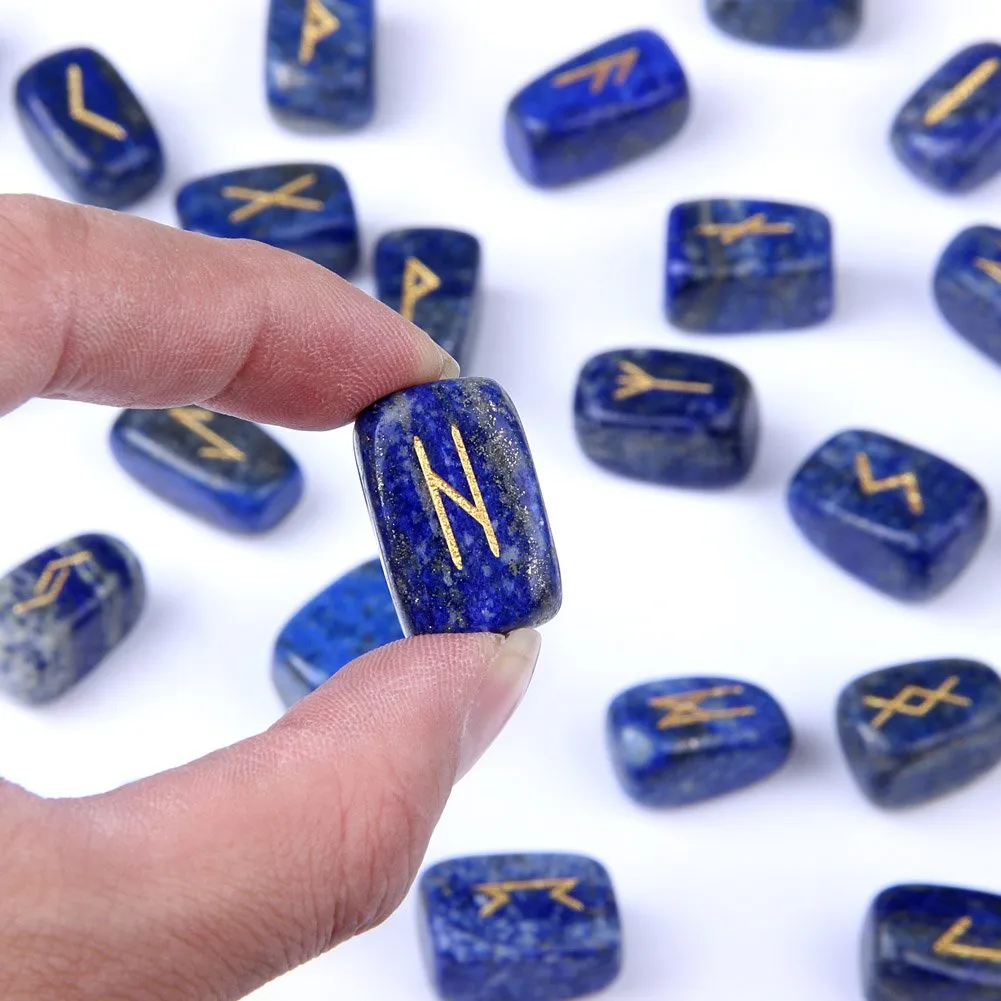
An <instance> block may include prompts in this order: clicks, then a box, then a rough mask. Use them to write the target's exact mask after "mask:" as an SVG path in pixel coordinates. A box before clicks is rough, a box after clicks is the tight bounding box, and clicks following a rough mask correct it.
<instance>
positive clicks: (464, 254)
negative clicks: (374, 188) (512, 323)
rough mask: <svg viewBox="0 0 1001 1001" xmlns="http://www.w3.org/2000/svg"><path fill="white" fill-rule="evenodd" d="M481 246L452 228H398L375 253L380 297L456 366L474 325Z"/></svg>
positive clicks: (380, 242)
mask: <svg viewBox="0 0 1001 1001" xmlns="http://www.w3.org/2000/svg"><path fill="white" fill-rule="evenodd" d="M479 271H480V241H479V240H477V239H476V237H475V236H473V235H471V234H470V233H463V232H461V231H460V230H455V229H401V230H397V231H396V232H393V233H386V234H385V236H383V237H382V238H381V239H380V240H379V242H378V243H377V244H376V248H375V280H376V284H377V286H378V293H377V294H378V296H379V298H380V299H381V300H382V301H383V302H384V303H385V304H386V305H387V306H389V307H391V308H392V309H395V310H396V311H397V312H398V313H401V314H402V315H403V316H404V317H406V319H408V320H410V321H411V323H415V324H417V326H418V327H420V328H421V330H423V331H425V332H426V333H427V334H428V335H429V336H430V337H431V339H432V340H433V341H434V342H435V343H436V344H438V345H439V346H440V347H442V348H444V349H445V350H446V351H447V352H448V353H449V354H450V355H451V356H452V357H453V358H454V359H455V360H456V361H457V362H458V363H459V365H460V367H462V366H464V365H465V363H466V356H467V350H468V348H469V341H470V335H471V332H472V328H473V323H474V320H475V310H476V292H477V283H478V280H479Z"/></svg>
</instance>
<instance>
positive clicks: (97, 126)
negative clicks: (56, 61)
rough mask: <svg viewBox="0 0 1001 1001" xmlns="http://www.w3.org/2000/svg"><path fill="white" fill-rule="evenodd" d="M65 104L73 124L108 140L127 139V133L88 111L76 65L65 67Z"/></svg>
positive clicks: (93, 112) (79, 70)
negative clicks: (85, 127) (77, 124)
mask: <svg viewBox="0 0 1001 1001" xmlns="http://www.w3.org/2000/svg"><path fill="white" fill-rule="evenodd" d="M66 103H67V104H68V105H69V113H70V118H72V119H73V121H74V122H79V123H80V124H81V125H86V126H87V128H88V129H93V130H94V131H95V132H100V133H101V135H102V136H107V137H108V138H109V139H117V140H118V141H119V142H121V141H122V140H123V139H127V138H128V135H129V134H128V132H126V131H125V129H124V128H123V127H122V126H121V125H119V124H118V122H113V121H112V120H111V119H110V118H105V117H104V116H103V115H99V114H97V112H95V111H88V110H87V106H86V104H85V103H84V99H83V70H82V69H80V67H79V66H78V65H77V64H76V63H70V64H69V66H67V67H66Z"/></svg>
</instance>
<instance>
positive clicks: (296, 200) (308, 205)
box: [222, 174, 323, 222]
mask: <svg viewBox="0 0 1001 1001" xmlns="http://www.w3.org/2000/svg"><path fill="white" fill-rule="evenodd" d="M314 184H316V174H302V175H301V176H300V177H296V178H293V179H292V180H291V181H289V182H288V183H287V184H283V185H282V186H281V187H280V188H275V190H274V191H258V190H256V189H255V188H241V187H239V186H233V185H229V186H227V187H225V188H223V189H222V196H223V198H239V199H240V200H241V201H245V202H247V203H248V204H247V205H243V206H241V207H240V208H238V209H234V210H233V211H232V212H230V214H229V221H230V222H246V221H247V220H248V219H252V218H253V217H254V216H255V215H257V214H258V213H259V212H263V211H264V210H265V209H270V208H282V209H301V210H302V211H303V212H322V211H323V202H321V201H320V199H319V198H300V197H299V192H300V191H305V190H306V189H307V188H311V187H312V186H313V185H314Z"/></svg>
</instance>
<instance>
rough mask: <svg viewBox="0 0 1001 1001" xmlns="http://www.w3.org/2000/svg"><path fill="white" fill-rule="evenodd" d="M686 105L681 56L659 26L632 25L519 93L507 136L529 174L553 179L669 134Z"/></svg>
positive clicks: (632, 154) (639, 150) (618, 159)
mask: <svg viewBox="0 0 1001 1001" xmlns="http://www.w3.org/2000/svg"><path fill="white" fill-rule="evenodd" d="M688 108H689V97H688V81H687V80H686V79H685V73H684V70H683V69H682V68H681V64H680V63H679V62H678V60H677V57H676V56H675V55H674V53H673V52H672V51H671V50H670V49H669V48H668V46H667V43H666V42H665V41H664V39H662V38H661V37H660V36H659V35H658V34H656V33H655V32H653V31H633V32H630V33H628V34H626V35H620V36H618V37H617V38H613V39H611V40H609V41H607V42H604V43H602V44H601V45H597V46H595V47H594V48H593V49H588V50H587V52H582V53H580V54H579V55H577V56H574V57H573V59H569V60H567V62H565V63H563V64H561V65H560V66H557V67H556V68H555V69H552V70H550V71H549V72H548V73H546V74H545V75H543V76H541V77H539V79H538V80H535V81H533V82H532V83H530V84H528V86H527V87H525V88H524V89H523V90H521V91H520V92H519V93H518V94H517V95H515V97H514V98H513V100H512V101H511V103H510V105H509V106H508V110H507V118H506V122H505V140H506V142H507V148H508V152H509V153H510V154H511V159H512V161H513V162H514V165H515V167H516V168H517V170H518V172H519V173H520V174H521V175H522V176H523V177H524V178H525V179H526V180H528V181H530V182H531V183H532V184H535V185H538V186H539V187H543V188H547V187H553V186H555V185H560V184H566V183H567V182H569V181H576V180H578V179H580V178H584V177H590V176H591V175H593V174H600V173H602V172H603V171H606V170H609V169H611V168H612V167H617V166H619V165H620V164H623V163H628V162H629V161H630V160H634V159H635V158H636V157H638V156H641V155H642V154H644V153H647V152H649V151H650V150H652V149H655V148H656V147H657V146H660V145H661V144H662V143H665V142H667V141H668V140H669V139H671V138H672V137H673V136H674V135H675V134H676V133H677V132H678V130H679V129H680V128H681V126H682V125H684V123H685V119H686V118H687V117H688Z"/></svg>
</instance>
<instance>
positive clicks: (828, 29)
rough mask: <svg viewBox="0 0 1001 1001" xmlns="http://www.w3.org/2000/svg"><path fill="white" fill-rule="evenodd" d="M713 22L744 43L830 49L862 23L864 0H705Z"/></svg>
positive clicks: (854, 31) (789, 47) (856, 30)
mask: <svg viewBox="0 0 1001 1001" xmlns="http://www.w3.org/2000/svg"><path fill="white" fill-rule="evenodd" d="M706 10H707V11H708V13H709V17H710V18H711V19H712V21H713V23H714V24H715V25H716V26H717V27H718V28H722V30H723V31H725V32H726V33H727V34H729V35H733V36H734V37H736V38H740V39H743V40H744V41H745V42H759V43H760V44H762V45H779V46H782V47H783V48H788V49H830V48H835V47H837V46H839V45H844V44H845V42H849V41H851V40H852V39H853V38H854V37H855V35H856V34H857V33H858V30H859V28H860V27H861V25H862V0H706Z"/></svg>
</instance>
